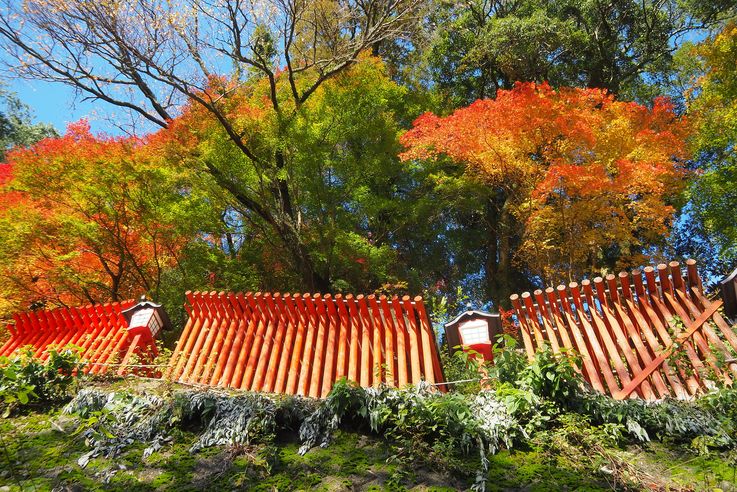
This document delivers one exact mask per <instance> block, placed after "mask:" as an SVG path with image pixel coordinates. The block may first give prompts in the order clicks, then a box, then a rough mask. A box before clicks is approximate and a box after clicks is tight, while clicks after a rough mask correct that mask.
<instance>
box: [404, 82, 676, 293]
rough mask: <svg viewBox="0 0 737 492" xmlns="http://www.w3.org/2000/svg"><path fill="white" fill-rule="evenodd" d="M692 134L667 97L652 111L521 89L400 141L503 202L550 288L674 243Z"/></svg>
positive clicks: (422, 126) (594, 94)
mask: <svg viewBox="0 0 737 492" xmlns="http://www.w3.org/2000/svg"><path fill="white" fill-rule="evenodd" d="M688 132H689V125H688V122H687V121H686V120H684V119H683V118H679V117H678V116H677V115H676V114H675V113H674V110H673V107H672V105H671V104H670V102H669V101H668V100H666V99H658V100H656V101H655V103H654V106H653V108H647V107H645V106H642V105H639V104H636V103H632V102H621V101H617V100H615V99H614V97H613V96H611V95H610V94H607V93H606V92H605V91H603V90H598V89H574V88H561V89H557V90H554V89H552V88H551V87H550V86H549V85H547V84H535V83H518V84H517V85H516V86H515V88H514V89H512V90H507V91H500V92H499V93H498V95H497V98H496V99H493V100H490V99H487V100H478V101H476V102H474V103H473V104H471V105H470V106H468V107H466V108H462V109H459V110H457V111H455V112H454V113H452V114H451V115H449V116H447V117H438V116H436V115H433V114H430V113H427V114H424V115H422V116H420V117H419V118H417V120H416V121H415V122H414V125H413V128H412V129H411V130H409V131H408V132H407V133H405V134H404V135H403V137H402V143H403V144H404V146H405V148H406V151H405V152H404V153H403V154H402V155H401V157H402V159H403V160H423V159H429V158H436V157H438V156H441V155H444V156H447V157H449V158H451V159H452V160H454V161H456V162H461V163H463V164H465V165H466V174H467V176H469V177H470V178H472V179H477V180H481V181H482V182H483V183H486V184H488V185H489V186H490V187H493V188H494V189H497V190H500V191H501V192H503V193H504V196H505V203H504V207H505V209H508V210H509V211H510V215H511V216H512V217H513V218H514V220H515V223H516V224H515V229H516V233H518V234H519V235H520V236H521V239H520V243H519V245H520V246H519V248H518V249H517V251H516V252H515V258H516V260H517V261H518V262H520V263H521V264H522V265H524V266H525V267H526V268H528V269H529V270H530V271H531V272H532V273H534V274H537V275H541V276H542V278H543V279H553V278H556V279H557V278H560V277H561V276H563V275H565V276H569V277H575V276H578V275H580V274H586V273H592V272H594V271H597V270H598V269H600V268H603V267H605V266H606V265H605V264H604V262H605V259H607V257H611V255H612V251H615V252H618V254H617V257H618V262H617V266H618V267H625V266H631V265H638V264H640V263H642V261H643V259H644V258H643V256H644V252H645V250H646V249H647V248H648V247H650V246H653V245H658V244H659V243H661V242H662V240H663V238H664V237H665V236H666V235H667V232H668V226H669V223H670V221H671V219H672V217H673V214H674V212H675V209H674V207H673V205H672V201H673V198H674V197H675V196H676V195H677V194H678V193H679V192H680V191H681V190H682V187H683V185H684V177H685V172H686V171H685V169H684V167H683V162H684V160H685V159H687V158H688V153H687V149H686V145H685V143H684V141H685V138H686V136H687V135H688Z"/></svg>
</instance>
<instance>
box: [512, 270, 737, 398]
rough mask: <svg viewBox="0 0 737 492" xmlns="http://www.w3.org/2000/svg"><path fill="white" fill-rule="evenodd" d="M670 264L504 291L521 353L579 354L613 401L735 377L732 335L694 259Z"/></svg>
mask: <svg viewBox="0 0 737 492" xmlns="http://www.w3.org/2000/svg"><path fill="white" fill-rule="evenodd" d="M686 264H687V269H686V271H687V273H686V275H685V276H684V274H683V273H682V271H681V266H680V265H679V263H677V262H671V263H670V264H669V265H665V264H661V265H658V266H657V269H655V268H652V267H646V268H644V270H643V271H639V270H635V271H633V272H631V273H627V272H621V273H620V274H619V275H618V276H615V275H611V274H610V275H607V276H606V278H605V279H602V278H601V277H597V278H595V279H593V282H592V281H590V280H583V281H582V282H581V284H580V285H579V284H577V283H575V282H573V283H571V284H569V285H568V287H566V286H564V285H559V286H558V287H557V288H556V289H553V288H548V289H546V290H545V292H543V291H541V290H536V291H535V292H533V293H532V294H530V293H529V292H525V293H523V294H522V295H521V296H518V295H516V294H515V295H512V296H511V300H512V304H513V306H514V309H515V312H516V315H517V320H518V322H519V327H520V333H521V336H522V340H523V342H524V346H525V350H526V352H527V355H528V357H529V358H533V357H534V354H535V351H536V350H538V349H539V348H540V347H542V346H543V345H546V346H548V347H550V348H551V349H552V350H553V351H554V352H556V353H560V352H564V351H566V350H567V351H570V352H575V353H577V354H579V355H580V357H581V371H582V375H583V377H584V378H585V379H586V381H588V382H589V383H590V384H591V386H593V388H595V389H596V390H598V391H600V392H602V393H606V394H609V395H611V396H612V397H614V398H617V399H624V398H630V397H634V396H639V397H640V398H644V399H648V400H653V399H658V398H664V397H676V398H681V399H686V398H689V397H692V396H693V395H695V394H697V393H699V392H701V391H703V389H705V388H707V387H708V385H709V381H710V380H711V381H716V380H722V381H724V382H727V383H729V382H731V380H732V379H733V378H734V377H736V376H737V361H736V360H735V353H737V336H735V332H734V329H733V328H734V327H732V326H730V324H729V323H728V322H727V321H726V320H725V319H724V318H723V317H722V315H721V314H720V313H719V308H720V307H721V306H722V301H721V300H709V299H707V297H706V296H705V295H704V293H703V289H702V283H701V279H700V278H699V275H698V272H697V269H696V263H695V262H694V261H693V260H688V261H687V262H686Z"/></svg>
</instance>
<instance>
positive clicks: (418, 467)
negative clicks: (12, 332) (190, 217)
mask: <svg viewBox="0 0 737 492" xmlns="http://www.w3.org/2000/svg"><path fill="white" fill-rule="evenodd" d="M474 361H475V362H474ZM495 361H496V362H495V365H494V366H493V367H491V366H488V367H483V368H481V374H488V375H490V376H491V377H492V379H491V380H488V381H484V382H483V386H482V385H481V384H480V382H477V383H476V384H470V385H465V386H463V387H456V388H454V389H453V390H452V391H450V392H448V393H441V392H439V391H437V390H436V389H435V388H434V387H432V386H430V385H427V384H424V383H421V384H420V385H418V386H414V387H407V388H402V389H395V388H389V387H379V388H368V389H364V388H359V387H357V386H356V385H355V384H352V383H349V382H347V381H345V380H341V381H339V382H338V383H336V384H335V386H334V387H333V390H332V391H331V393H330V395H329V396H328V398H326V399H324V400H314V399H308V398H302V397H293V396H284V395H267V394H260V393H248V392H239V391H225V390H219V389H218V390H215V389H203V388H192V387H190V386H182V385H178V384H175V383H171V382H168V381H162V380H143V379H136V378H134V377H133V378H130V379H126V380H117V381H115V380H90V379H87V378H85V379H84V380H82V381H80V386H82V387H83V389H82V390H80V391H78V392H76V394H74V396H73V397H72V398H71V400H67V402H66V404H65V405H63V406H60V405H61V403H60V398H61V395H62V394H63V395H67V394H68V395H69V396H64V397H65V398H69V397H70V396H71V392H69V393H66V392H62V393H59V394H58V395H57V396H55V397H54V398H46V399H41V398H39V399H38V400H36V401H33V402H32V401H30V400H29V401H28V402H26V403H25V404H19V400H18V399H12V398H11V399H10V400H9V401H10V403H9V405H12V408H10V410H8V409H7V408H6V410H7V412H6V413H8V414H9V415H10V417H9V418H7V419H2V420H0V465H1V466H0V492H1V491H2V490H8V489H17V490H123V489H125V490H234V489H248V490H251V489H256V490H306V489H317V490H370V489H377V490H402V489H417V490H427V489H443V488H445V489H474V490H716V489H718V490H722V491H725V490H737V482H736V478H737V477H735V474H736V471H737V452H736V451H735V449H737V447H736V443H737V390H735V389H732V388H721V389H719V390H715V391H713V392H711V393H709V394H708V395H705V396H703V397H701V398H699V399H696V400H694V401H688V402H683V401H675V400H669V399H665V400H662V401H659V402H644V401H640V400H627V401H615V400H613V399H611V398H609V397H606V396H604V395H601V394H599V393H596V392H593V391H591V390H590V389H589V388H587V387H586V385H585V384H584V383H583V381H582V380H581V378H580V376H579V375H578V374H577V372H576V370H575V365H576V360H575V358H572V357H570V356H557V355H554V354H552V353H551V352H550V351H549V350H543V351H540V352H538V353H537V354H536V356H535V358H534V360H533V361H532V362H530V363H528V362H527V361H526V360H525V358H524V355H523V354H520V353H519V352H518V351H516V349H515V347H514V342H511V341H510V342H509V343H507V344H506V347H505V349H504V350H501V349H499V350H498V352H497V353H496V357H495ZM477 365H478V361H477V360H476V359H473V358H466V359H462V360H460V359H459V360H456V361H447V363H446V369H447V371H448V374H449V375H450V376H452V377H457V379H473V378H474V375H475V376H476V377H478V375H479V372H478V371H479V367H477ZM453 371H456V373H453ZM16 373H17V371H16V372H15V373H13V374H11V377H10V378H6V379H7V380H8V382H9V383H12V384H15V383H16V382H17V381H18V380H19V379H17V378H15V377H12V376H14V375H15V374H16ZM464 374H465V376H464ZM466 376H468V377H466ZM54 377H55V376H54ZM41 383H43V381H41V382H37V383H33V384H31V385H26V384H25V383H24V385H25V386H33V389H34V390H35V389H37V388H39V387H41V388H42V387H43V385H42V384H41ZM12 384H6V387H7V388H10V389H13V388H15V386H12ZM16 386H17V385H16ZM25 386H24V387H25ZM13 391H15V390H13Z"/></svg>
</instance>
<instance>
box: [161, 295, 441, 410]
mask: <svg viewBox="0 0 737 492" xmlns="http://www.w3.org/2000/svg"><path fill="white" fill-rule="evenodd" d="M186 297H187V305H186V309H187V312H188V315H189V319H188V322H187V324H186V326H185V328H184V331H183V332H182V335H181V337H180V339H179V341H178V342H177V346H176V349H175V351H174V353H173V355H172V358H171V362H170V366H169V368H168V369H167V373H166V375H167V376H168V377H170V378H172V379H174V380H178V381H180V382H188V383H200V384H207V385H212V386H221V387H232V388H241V389H247V390H251V391H265V392H273V393H286V394H298V395H304V396H311V397H325V396H327V394H328V392H329V391H330V389H331V388H332V386H333V383H335V381H337V380H338V379H340V378H342V377H347V378H348V379H349V380H352V381H355V382H356V383H358V384H360V385H361V386H364V387H370V386H377V385H378V384H380V383H386V384H387V385H390V386H398V387H402V386H405V385H407V384H417V383H419V382H420V381H421V380H425V381H427V382H429V383H439V382H443V381H444V380H443V373H442V370H441V367H440V359H439V357H438V349H437V344H436V341H435V335H434V332H433V329H432V325H431V324H430V321H429V319H428V316H427V313H426V311H425V306H424V304H423V302H422V298H421V297H416V298H414V300H412V299H410V297H409V296H405V297H403V298H401V299H400V298H398V297H393V298H392V299H388V298H386V297H385V296H379V297H377V296H373V295H370V296H367V297H364V296H362V295H359V296H356V297H353V296H352V295H347V296H345V297H343V296H341V295H340V294H337V295H335V296H334V297H333V296H331V295H330V294H326V295H320V294H314V295H310V294H302V295H300V294H293V295H289V294H283V295H282V294H279V293H275V294H268V293H267V294H262V293H256V294H252V293H250V292H249V293H247V294H242V293H238V294H235V293H223V292H220V293H216V292H210V293H206V292H204V293H203V292H194V293H192V292H188V293H187V295H186Z"/></svg>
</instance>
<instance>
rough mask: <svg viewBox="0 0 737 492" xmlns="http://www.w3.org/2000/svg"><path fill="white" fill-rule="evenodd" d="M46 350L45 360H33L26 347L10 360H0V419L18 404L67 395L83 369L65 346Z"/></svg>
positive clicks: (72, 349)
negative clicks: (1, 408)
mask: <svg viewBox="0 0 737 492" xmlns="http://www.w3.org/2000/svg"><path fill="white" fill-rule="evenodd" d="M47 350H48V358H47V360H46V361H42V360H41V359H38V358H36V357H34V353H33V349H31V348H28V347H26V348H23V349H22V350H20V351H19V353H18V354H17V355H16V356H14V357H12V358H8V357H0V397H1V398H2V401H3V403H2V405H3V407H4V408H3V416H5V417H7V416H8V415H10V413H11V412H12V411H13V409H15V408H16V407H17V406H19V405H26V404H28V403H30V402H32V401H40V402H51V401H58V400H61V399H63V398H65V397H66V396H68V394H69V390H70V388H71V387H72V385H73V383H74V382H75V381H76V380H77V379H78V378H79V377H80V376H81V375H82V368H83V367H84V363H83V362H82V361H81V360H80V357H79V349H77V348H76V347H73V346H68V347H65V348H64V349H61V350H58V349H57V348H55V347H49V348H48V349H47Z"/></svg>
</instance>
